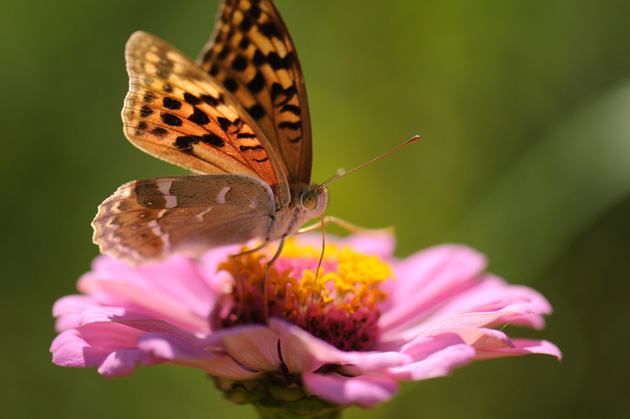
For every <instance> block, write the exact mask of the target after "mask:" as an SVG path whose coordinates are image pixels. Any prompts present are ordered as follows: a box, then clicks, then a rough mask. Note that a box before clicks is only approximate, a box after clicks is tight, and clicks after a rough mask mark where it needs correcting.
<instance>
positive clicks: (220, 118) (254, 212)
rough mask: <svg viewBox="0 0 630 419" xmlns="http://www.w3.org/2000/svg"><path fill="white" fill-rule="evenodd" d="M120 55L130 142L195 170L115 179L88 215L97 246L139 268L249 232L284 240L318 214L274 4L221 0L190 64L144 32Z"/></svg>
mask: <svg viewBox="0 0 630 419" xmlns="http://www.w3.org/2000/svg"><path fill="white" fill-rule="evenodd" d="M125 59H126V67H127V73H128V74H129V92H128V94H127V96H126V98H125V103H124V108H123V111H122V119H123V124H124V132H125V135H126V137H127V139H129V141H131V143H133V144H134V145H135V146H136V147H138V148H140V149H141V150H143V151H145V152H147V153H148V154H151V155H153V156H155V157H158V158H160V159H162V160H165V161H167V162H170V163H173V164H176V165H179V166H182V167H184V168H186V169H189V170H191V171H193V172H196V173H197V174H196V175H191V176H176V177H161V178H153V179H144V180H137V181H132V182H129V183H126V184H124V185H122V186H120V187H119V188H118V189H117V190H116V191H115V192H114V194H113V195H111V196H110V197H109V198H107V199H106V200H105V201H104V202H103V203H102V204H101V205H100V206H99V208H98V213H97V215H96V217H95V219H94V221H93V222H92V226H93V228H94V236H93V241H94V243H96V244H98V245H99V247H100V250H101V252H102V253H107V254H110V255H112V256H114V257H116V258H118V259H122V260H125V261H127V262H130V263H132V264H138V263H143V262H147V261H157V260H160V259H163V258H166V257H167V256H169V255H171V254H174V253H181V254H186V255H188V256H193V257H194V256H198V255H200V254H201V253H203V252H204V251H206V250H208V249H210V248H214V247H218V246H224V245H229V244H237V243H243V242H247V241H249V240H252V239H258V240H260V241H261V242H262V245H261V246H264V245H266V244H268V243H269V242H271V241H274V240H278V239H280V240H281V244H280V247H281V245H282V243H283V242H284V238H285V237H287V236H289V235H291V234H294V233H296V232H297V231H298V229H300V227H301V226H303V225H304V224H305V223H306V222H307V221H308V220H310V219H312V218H315V217H319V216H321V215H322V214H323V212H324V210H325V208H326V205H327V202H328V195H327V189H326V188H325V187H323V186H322V185H316V184H310V177H311V163H312V141H311V123H310V116H309V110H308V103H307V98H306V90H305V86H304V78H303V75H302V70H301V68H300V62H299V60H298V57H297V53H296V51H295V47H294V45H293V42H292V40H291V37H290V36H289V33H288V31H287V28H286V25H285V23H284V22H283V20H282V18H281V17H280V14H279V13H278V11H277V9H276V8H275V6H274V5H273V3H272V2H271V1H270V0H224V1H223V2H222V4H221V6H220V11H219V19H218V20H217V26H216V28H215V31H214V34H213V35H212V37H211V40H210V42H209V43H208V45H207V46H206V47H205V49H204V51H203V52H202V54H201V56H200V59H199V60H198V63H195V62H193V61H191V60H190V59H188V58H187V57H185V56H184V55H183V54H182V53H180V52H179V51H177V50H176V49H175V48H173V47H172V46H170V45H169V44H167V43H166V42H164V41H162V40H160V39H158V38H157V37H155V36H153V35H150V34H148V33H145V32H136V33H134V34H133V35H132V36H131V37H130V39H129V41H128V42H127V45H126V48H125Z"/></svg>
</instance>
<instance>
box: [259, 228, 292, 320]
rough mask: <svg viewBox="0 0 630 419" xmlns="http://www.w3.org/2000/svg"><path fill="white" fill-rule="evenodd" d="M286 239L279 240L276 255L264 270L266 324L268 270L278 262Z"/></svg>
mask: <svg viewBox="0 0 630 419" xmlns="http://www.w3.org/2000/svg"><path fill="white" fill-rule="evenodd" d="M285 238H286V235H285V236H282V238H281V239H280V244H279V245H278V249H277V250H276V254H275V255H273V257H272V258H271V260H270V261H269V262H267V266H266V268H265V280H264V282H263V298H264V299H263V301H264V302H265V323H267V319H268V318H269V306H268V304H267V298H268V295H267V294H268V292H269V291H268V289H267V288H268V286H267V278H269V269H270V268H271V265H273V264H274V262H275V261H276V260H278V258H279V257H280V253H282V248H283V247H284V239H285Z"/></svg>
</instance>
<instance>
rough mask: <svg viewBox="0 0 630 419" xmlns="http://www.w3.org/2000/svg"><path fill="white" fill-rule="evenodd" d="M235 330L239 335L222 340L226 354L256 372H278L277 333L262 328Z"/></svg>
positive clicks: (279, 362) (279, 360) (279, 365)
mask: <svg viewBox="0 0 630 419" xmlns="http://www.w3.org/2000/svg"><path fill="white" fill-rule="evenodd" d="M237 329H240V330H239V331H240V333H234V334H230V335H227V336H226V337H225V338H223V343H224V345H225V348H226V350H227V352H228V353H229V354H230V355H231V356H232V357H233V358H234V359H235V360H236V361H238V362H239V363H241V364H243V365H245V366H247V367H249V368H251V369H252V370H256V371H280V367H281V364H282V361H281V359H280V355H279V353H278V349H279V339H280V337H279V336H278V333H276V332H275V331H272V330H271V329H269V328H267V327H264V326H259V327H239V328H237Z"/></svg>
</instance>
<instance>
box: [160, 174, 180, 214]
mask: <svg viewBox="0 0 630 419" xmlns="http://www.w3.org/2000/svg"><path fill="white" fill-rule="evenodd" d="M171 186H173V181H172V180H169V181H161V182H158V189H159V190H160V192H162V194H163V195H164V199H165V200H166V208H173V207H176V206H177V197H176V196H173V195H171Z"/></svg>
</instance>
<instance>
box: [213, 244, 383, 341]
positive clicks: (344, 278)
mask: <svg viewBox="0 0 630 419" xmlns="http://www.w3.org/2000/svg"><path fill="white" fill-rule="evenodd" d="M319 258H320V251H318V250H315V249H313V248H312V247H308V246H298V245H297V244H296V242H295V240H293V239H289V240H287V243H286V244H285V247H284V249H283V251H282V255H281V256H280V257H279V258H278V260H276V262H275V263H274V265H273V266H272V267H271V268H270V269H269V271H268V273H267V274H266V276H267V278H266V281H265V271H266V265H267V261H268V260H269V259H270V257H269V255H268V254H266V253H263V252H254V253H251V254H247V255H244V256H239V257H237V258H230V260H228V261H226V262H224V263H222V264H221V265H220V266H219V269H221V270H225V271H228V272H230V273H231V274H232V276H233V277H234V278H236V281H237V282H236V284H237V285H236V286H235V287H234V289H233V290H232V292H231V295H230V296H231V298H225V299H224V301H223V302H222V303H221V304H218V306H217V310H216V311H215V313H214V316H213V323H214V324H213V325H214V327H215V328H221V327H231V326H236V325H241V324H250V323H259V324H264V322H265V319H266V318H267V317H280V318H283V319H285V320H288V321H290V322H292V323H294V324H296V325H298V326H300V327H301V328H303V329H304V330H306V331H308V332H309V333H311V334H312V335H314V336H316V337H318V338H320V339H322V340H324V341H326V342H328V343H330V344H332V345H334V346H335V347H337V348H339V349H341V350H347V351H351V350H352V351H360V350H363V351H365V350H370V349H372V348H373V346H374V343H375V342H376V340H377V338H378V333H379V331H378V327H377V324H376V322H377V320H378V318H379V316H380V312H379V310H378V305H379V303H380V302H382V301H383V300H384V299H385V298H387V294H386V293H385V292H384V291H382V290H381V289H380V286H381V284H382V283H384V282H385V281H386V280H387V279H388V278H391V277H392V273H391V269H390V268H389V266H388V265H387V264H386V263H385V262H383V261H381V260H380V259H379V258H377V257H373V256H366V255H362V254H359V253H356V252H354V251H352V250H351V249H348V248H344V247H341V246H336V245H327V246H326V251H325V253H324V257H323V259H322V264H321V267H320V269H319V272H318V274H317V275H315V273H314V271H315V269H316V268H317V265H318V262H319ZM265 283H266V287H267V293H266V295H265V292H264V287H265ZM265 300H266V301H265Z"/></svg>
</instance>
